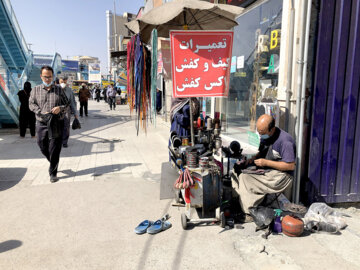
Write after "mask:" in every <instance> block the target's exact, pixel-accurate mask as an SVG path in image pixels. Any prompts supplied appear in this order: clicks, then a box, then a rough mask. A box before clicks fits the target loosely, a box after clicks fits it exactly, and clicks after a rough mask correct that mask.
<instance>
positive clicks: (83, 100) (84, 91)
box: [79, 83, 91, 117]
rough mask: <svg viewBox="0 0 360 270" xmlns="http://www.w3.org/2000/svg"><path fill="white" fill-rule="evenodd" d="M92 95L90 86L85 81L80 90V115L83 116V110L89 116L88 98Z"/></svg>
mask: <svg viewBox="0 0 360 270" xmlns="http://www.w3.org/2000/svg"><path fill="white" fill-rule="evenodd" d="M90 97H91V94H90V90H89V88H87V87H86V84H85V83H83V84H82V85H81V88H80V90H79V101H80V116H81V117H83V111H84V112H85V116H88V100H89V98H90Z"/></svg>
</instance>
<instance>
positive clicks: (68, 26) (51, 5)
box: [11, 0, 144, 74]
mask: <svg viewBox="0 0 360 270" xmlns="http://www.w3.org/2000/svg"><path fill="white" fill-rule="evenodd" d="M114 1H115V7H116V14H119V15H120V14H121V15H122V14H123V13H124V12H129V13H134V14H137V12H138V11H139V8H140V7H142V6H143V5H144V0H11V4H12V6H13V9H14V11H15V15H16V18H17V20H18V22H19V25H20V28H21V31H22V33H23V35H24V37H25V40H26V43H28V44H29V43H31V44H32V45H31V50H32V51H33V52H34V53H35V54H51V55H53V54H54V53H55V52H57V53H59V54H60V55H61V57H62V59H65V60H66V59H67V58H70V57H71V56H75V55H89V56H94V57H98V58H99V59H100V61H101V68H102V71H101V73H102V74H106V73H107V37H106V13H105V12H106V10H111V11H114Z"/></svg>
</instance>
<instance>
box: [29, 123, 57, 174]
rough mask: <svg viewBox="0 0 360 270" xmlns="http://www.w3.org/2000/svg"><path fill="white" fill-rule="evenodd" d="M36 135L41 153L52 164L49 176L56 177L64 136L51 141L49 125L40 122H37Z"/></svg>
mask: <svg viewBox="0 0 360 270" xmlns="http://www.w3.org/2000/svg"><path fill="white" fill-rule="evenodd" d="M60 124H61V125H64V121H60ZM60 130H63V129H60ZM36 133H37V144H38V145H39V147H40V150H41V153H42V154H43V155H44V156H45V157H46V159H47V160H48V161H49V162H50V167H49V175H50V176H56V174H57V170H58V166H59V159H60V152H61V146H62V134H61V136H59V137H57V138H54V139H49V132H48V127H47V125H46V124H44V123H41V122H39V121H37V122H36Z"/></svg>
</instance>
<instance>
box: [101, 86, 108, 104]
mask: <svg viewBox="0 0 360 270" xmlns="http://www.w3.org/2000/svg"><path fill="white" fill-rule="evenodd" d="M106 90H107V89H106V88H104V89H103V90H102V92H103V95H104V100H105V103H107V102H108V101H107V96H106Z"/></svg>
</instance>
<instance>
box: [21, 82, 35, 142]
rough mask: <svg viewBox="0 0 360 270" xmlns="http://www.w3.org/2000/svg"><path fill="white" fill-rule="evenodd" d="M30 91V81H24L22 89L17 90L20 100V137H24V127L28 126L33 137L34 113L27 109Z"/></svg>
mask: <svg viewBox="0 0 360 270" xmlns="http://www.w3.org/2000/svg"><path fill="white" fill-rule="evenodd" d="M30 92H31V83H30V82H25V83H24V90H21V91H19V93H18V96H19V100H20V103H21V105H20V117H19V122H20V123H19V124H20V137H22V138H24V137H25V133H26V128H27V127H29V128H30V134H31V137H33V138H34V137H35V114H34V113H33V112H32V111H30V109H29V98H30Z"/></svg>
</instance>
